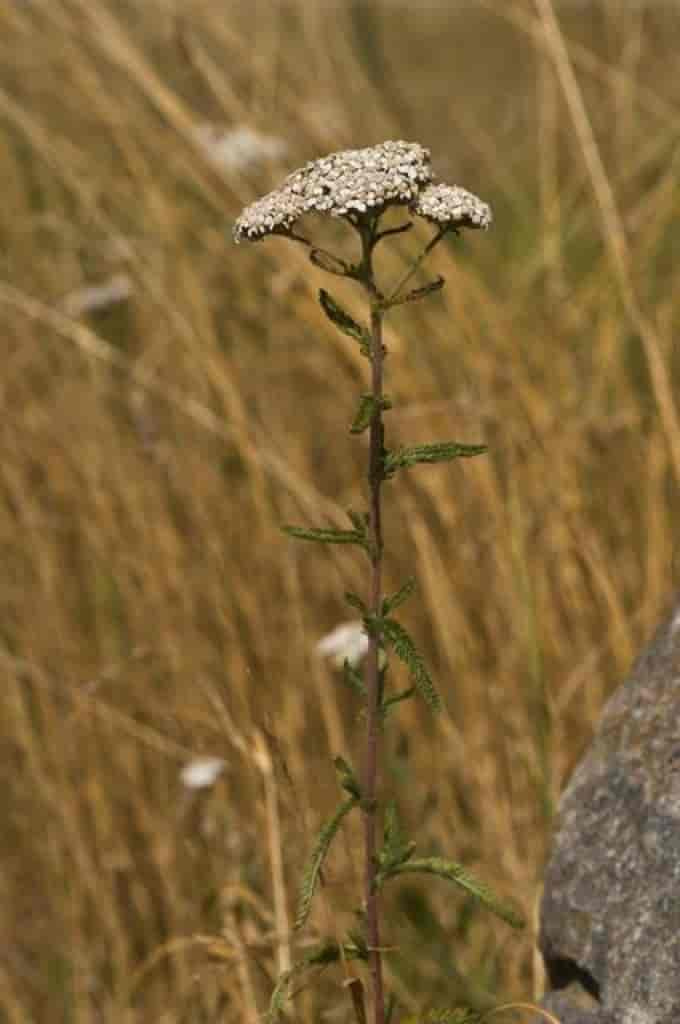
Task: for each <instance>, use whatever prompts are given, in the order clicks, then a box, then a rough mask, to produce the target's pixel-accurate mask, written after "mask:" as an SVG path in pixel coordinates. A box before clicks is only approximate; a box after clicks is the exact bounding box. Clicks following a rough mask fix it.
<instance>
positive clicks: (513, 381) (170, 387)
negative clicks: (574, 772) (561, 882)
mask: <svg viewBox="0 0 680 1024" xmlns="http://www.w3.org/2000/svg"><path fill="white" fill-rule="evenodd" d="M0 26H1V29H2V31H1V32H0V122H1V124H0V180H1V181H2V202H1V203H0V268H1V269H0V311H1V314H0V315H1V317H2V356H1V358H2V373H1V374H0V388H1V393H2V416H1V418H0V446H1V449H0V546H1V552H2V577H1V580H2V582H1V584H0V602H1V606H2V614H1V616H0V663H1V666H2V687H1V688H0V729H1V730H2V735H1V740H0V742H1V744H2V750H3V755H2V758H1V760H0V772H1V774H2V791H3V827H2V830H1V832H0V864H1V869H0V951H1V952H0V1019H2V1020H6V1021H8V1022H10V1024H24V1022H33V1021H35V1022H38V1021H39V1022H45V1024H57V1022H59V1024H62V1022H63V1024H67V1022H68V1024H71V1022H73V1024H94V1022H111V1024H113V1022H116V1024H121V1022H125V1024H137V1022H140V1024H141V1022H144V1024H147V1022H155V1021H160V1022H164V1024H179V1022H186V1024H189V1022H191V1024H195V1022H205V1024H208V1022H215V1021H224V1022H231V1021H239V1022H240V1021H244V1022H246V1024H255V1022H256V1021H257V1020H258V1019H259V1017H260V1015H261V1014H262V1013H263V1012H264V1011H265V1010H266V1007H267V1003H268V999H269V995H270V993H271V990H272V986H273V983H274V979H275V977H276V975H277V973H278V971H279V969H280V968H281V967H285V966H286V965H287V964H289V963H290V962H291V959H292V960H295V959H296V958H297V957H299V956H300V955H302V954H303V953H304V950H305V941H306V939H302V940H299V939H296V940H295V941H294V942H293V940H292V939H291V936H290V922H291V918H292V912H293V908H294V904H295V896H296V892H297V886H298V883H299V880H300V875H301V872H302V868H303V864H304V862H305V859H306V857H307V855H308V853H309V849H310V846H311V844H312V842H313V839H314V836H315V834H316V831H317V830H318V828H319V825H320V823H321V822H322V821H323V820H324V818H325V817H327V816H328V814H329V811H330V809H331V808H333V807H334V806H335V805H336V803H337V800H338V789H337V784H336V781H335V777H334V771H333V767H332V755H334V754H337V753H343V754H345V755H346V756H347V757H350V758H355V759H356V758H357V757H358V750H357V738H358V737H359V736H360V734H361V721H360V720H359V719H358V716H357V708H356V704H355V702H354V700H353V698H352V695H351V694H348V693H347V692H346V691H345V690H344V689H343V688H342V685H341V684H340V682H339V676H338V672H337V670H336V669H335V668H334V667H333V665H332V664H331V663H329V662H328V661H327V660H325V659H323V658H321V657H320V656H319V655H318V653H317V652H316V645H317V644H318V642H319V640H320V639H321V638H322V637H323V636H325V635H326V634H328V633H329V632H330V631H331V630H332V629H333V628H334V627H336V626H337V625H338V624H339V623H342V622H344V621H346V620H347V619H351V617H352V613H351V610H350V609H348V608H347V606H346V604H345V603H344V600H343V594H344V592H345V590H346V589H354V590H357V591H362V589H363V588H364V581H363V575H362V573H363V564H362V562H361V559H360V558H358V557H356V556H355V554H354V553H353V551H352V550H344V549H342V548H335V549H333V548H331V549H328V550H324V549H319V548H317V547H313V546H305V545H303V544H299V543H296V542H293V541H290V540H289V539H287V538H286V537H284V536H283V535H282V534H281V532H280V530H279V527H280V524H281V523H285V522H293V523H300V524H307V525H322V524H335V525H344V524H345V519H344V510H345V509H346V508H347V507H355V508H357V507H361V503H362V493H363V484H362V479H363V473H364V466H365V462H366V443H365V439H364V437H363V436H362V437H361V438H360V439H358V440H357V439H356V438H353V437H350V436H349V434H348V425H349V423H350V422H351V417H352V415H353V413H354V409H355V401H356V396H357V394H358V393H359V392H360V391H362V390H364V389H365V387H366V364H365V362H364V361H363V360H362V358H361V356H360V354H359V352H358V348H357V347H356V346H355V345H354V343H353V342H352V341H351V340H350V339H348V338H345V337H344V336H341V335H338V334H337V333H336V332H335V331H334V330H333V328H332V327H331V325H330V324H329V323H328V322H327V321H326V320H325V318H324V317H323V314H322V313H321V311H320V309H319V307H318V304H317V299H316V296H317V292H318V289H319V287H330V288H331V290H332V291H333V293H334V294H335V296H336V297H337V298H338V299H339V300H340V301H341V302H343V304H344V305H346V306H347V308H349V309H351V310H352V311H354V312H355V313H357V314H360V313H361V305H360V297H359V296H358V295H356V294H355V292H354V291H353V289H352V287H351V286H350V285H347V284H345V283H343V282H336V281H335V280H334V281H330V279H329V278H327V277H326V276H325V275H323V274H322V273H321V272H320V271H319V270H318V269H316V268H314V267H312V266H311V265H310V263H309V262H308V261H307V260H306V257H305V252H304V251H303V249H302V247H297V246H294V245H293V244H291V243H289V242H286V241H277V240H271V241H266V242H263V243H258V244H256V245H252V246H241V247H240V248H236V247H234V245H233V244H232V242H231V226H232V224H233V221H234V218H235V217H236V216H237V215H238V213H239V212H240V210H241V208H242V207H243V206H244V205H245V204H246V203H248V202H250V201H252V200H253V199H255V198H256V197H257V196H259V195H261V194H262V193H263V192H265V191H267V190H268V189H270V188H273V187H274V186H275V185H276V184H277V183H279V182H280V181H281V179H282V177H283V176H284V175H285V174H286V173H288V172H289V171H291V170H293V169H294V168H296V167H298V166H300V165H301V164H302V163H303V162H304V161H306V160H308V159H313V158H316V157H318V156H320V155H323V154H325V153H328V152H330V151H332V150H334V149H339V148H345V147H359V146H365V145H371V144H374V143H377V142H380V141H383V140H384V139H389V138H402V139H407V140H412V141H419V142H421V143H423V144H425V145H427V146H429V147H430V148H431V150H432V154H433V162H434V166H435V169H436V171H437V172H438V174H439V175H440V176H441V177H442V178H443V179H444V180H446V181H448V182H450V183H457V184H460V185H463V186H465V187H467V188H469V189H471V190H473V191H474V192H476V193H478V194H479V195H481V196H482V198H484V199H485V200H487V201H489V202H490V203H491V204H492V206H493V209H494V214H495V224H494V227H493V230H492V231H490V232H489V233H488V234H477V233H473V232H469V233H468V234H467V235H466V236H465V237H464V238H461V239H459V240H455V239H454V240H451V241H450V242H447V243H445V244H442V245H441V246H439V247H438V248H437V249H436V250H435V252H434V253H433V255H432V257H431V259H430V262H429V264H428V268H427V269H428V271H429V272H430V274H435V273H441V274H443V275H444V276H445V277H446V279H447V288H446V289H445V291H444V292H443V293H440V294H439V295H437V296H434V297H432V298H430V299H429V300H428V301H427V302H422V303H418V304H415V305H413V306H406V307H403V308H402V309H400V310H398V311H395V312H394V314H392V315H391V317H390V320H389V325H388V330H387V344H388V346H389V352H390V355H389V360H388V364H387V376H388V380H387V389H388V391H389V393H390V394H391V395H392V397H393V399H394V403H395V410H394V411H393V412H392V413H390V417H389V421H388V429H389V431H390V437H391V439H392V440H393V441H394V442H395V443H409V442H418V441H421V442H422V441H433V440H440V439H441V440H443V439H452V438H455V439H456V440H460V441H467V442H476V441H480V440H483V441H485V442H486V443H488V445H489V446H490V453H489V455H488V456H487V457H484V458H480V459H475V460H470V461H467V460H463V461H461V462H459V463H456V464H452V465H450V466H447V467H431V468H427V467H424V468H420V469H419V470H417V471H412V472H410V473H404V474H402V475H401V476H400V477H399V479H398V480H396V481H395V482H394V483H393V484H390V485H389V488H388V491H387V495H386V503H387V509H386V524H385V525H386V539H387V552H386V554H387V577H388V578H387V586H388V588H390V589H392V588H396V587H397V586H398V585H399V584H400V583H401V582H403V580H404V578H405V577H406V576H407V575H408V574H410V573H413V574H414V575H415V577H416V579H417V582H418V595H419V598H418V600H412V601H411V602H410V603H409V604H408V605H406V606H404V609H403V611H402V613H401V619H402V621H403V622H404V624H405V625H406V626H407V627H408V629H409V630H410V631H411V633H412V634H413V635H414V637H415V638H417V640H418V642H419V644H420V645H421V647H422V649H423V651H424V653H425V654H426V657H427V660H428V663H429V665H430V667H431V670H432V673H433V675H434V677H435V680H436V682H437V685H438V687H439V690H440V692H441V694H442V696H443V699H444V701H445V704H446V709H447V710H446V713H445V714H443V715H442V716H440V717H439V719H438V720H437V721H433V720H432V719H431V717H430V716H429V715H428V714H427V713H426V712H425V711H423V709H422V708H421V706H420V705H419V704H418V703H410V704H407V705H405V706H404V707H403V710H402V711H401V712H400V714H399V716H398V719H397V716H395V718H394V719H393V724H392V726H391V728H390V729H389V731H388V734H387V750H386V763H385V771H384V778H383V783H384V788H385V791H386V792H389V791H391V790H396V791H398V793H399V796H398V803H399V808H400V811H401V814H402V817H403V819H404V820H405V822H406V823H407V826H408V828H409V829H410V830H411V831H412V833H413V834H415V835H416V836H417V838H418V840H419V844H420V849H421V851H422V852H423V853H427V852H430V853H442V854H448V855H450V856H452V857H454V858H456V859H457V860H459V861H461V862H462V863H464V864H465V865H466V866H467V867H468V868H470V869H471V870H474V871H475V872H477V873H478V874H479V875H481V876H482V877H484V878H485V879H486V880H487V881H489V882H490V883H492V884H493V885H494V886H495V887H496V889H497V891H498V892H499V893H500V894H502V895H504V896H505V897H507V898H510V899H511V900H513V901H514V902H515V903H516V904H517V905H518V906H519V907H520V908H521V909H522V910H523V912H524V913H525V914H526V916H527V917H528V918H529V921H530V922H531V923H530V925H529V927H528V928H527V930H526V931H525V932H524V933H523V934H522V935H521V936H519V937H517V935H516V934H515V933H511V932H510V929H508V928H507V926H506V925H504V924H503V923H502V922H498V921H496V920H495V919H493V918H491V917H490V916H489V915H487V914H485V913H483V912H479V911H478V910H477V909H476V908H475V907H473V906H471V905H470V904H469V903H468V902H466V900H465V899H464V898H463V897H462V896H461V895H459V894H458V892H457V891H456V890H454V889H453V887H450V888H447V887H446V885H445V883H443V882H439V881H437V880H432V881H430V882H429V883H428V882H425V883H424V884H422V885H421V884H420V883H417V884H415V883H412V882H410V881H406V880H405V881H403V882H401V883H399V885H395V886H394V888H393V889H392V890H390V893H389V898H388V900H387V907H386V913H387V916H388V918H389V921H390V924H389V926H388V927H387V928H386V932H385V938H386V942H388V943H389V945H390V946H391V947H393V949H392V952H391V953H390V954H389V956H388V958H387V970H388V984H389V987H390V989H391V990H392V991H394V992H395V994H396V996H397V997H398V1000H399V1005H400V1006H401V1007H402V1008H403V1010H405V1011H406V1010H408V1011H410V1012H414V1011H416V1010H418V1009H419V1008H421V1007H428V1006H436V1005H442V1004H452V1003H455V1001H456V999H457V998H462V996H463V995H464V994H465V993H466V991H467V989H466V986H465V985H464V984H463V983H462V982H461V979H460V975H461V974H465V975H466V976H467V977H468V979H469V980H470V984H471V985H472V986H473V988H475V989H476V990H484V989H488V990H489V991H491V992H492V993H495V994H496V995H497V996H498V998H499V999H505V998H510V997H523V998H531V997H532V996H534V995H537V994H539V993H540V990H541V983H542V982H541V973H540V967H539V965H538V963H537V961H536V959H535V957H534V952H533V950H534V943H535V923H534V920H535V919H534V908H535V905H536V901H537V899H538V897H539V894H540V880H541V876H542V871H543V866H544V864H545V859H546V857H547V855H548V851H549V843H550V836H551V831H552V828H553V821H554V817H553V816H554V812H555V809H556V803H557V799H558V796H559V793H560V791H561V789H562V787H563V785H564V783H565V780H566V779H567V778H568V775H569V772H570V771H571V769H572V768H573V766H574V764H575V762H576V760H577V758H578V756H579V754H580V752H581V751H582V750H583V748H584V745H585V744H586V743H587V741H588V738H589V737H590V735H591V733H592V730H593V728H594V725H595V723H596V721H597V718H598V715H599V713H600V710H601V708H602V705H603V702H604V701H605V700H606V698H607V696H608V695H609V693H611V691H612V690H613V688H614V687H615V686H616V685H617V684H618V683H620V682H621V681H622V679H623V678H624V677H625V673H626V672H627V670H628V667H629V665H630V663H631V660H632V659H633V657H634V656H635V653H636V651H637V650H638V649H639V647H640V645H641V643H642V642H643V640H644V639H645V638H646V637H647V636H648V635H649V633H650V630H651V629H652V628H653V627H654V624H655V623H656V621H657V620H658V618H659V616H660V614H661V612H662V610H663V608H664V605H665V604H666V603H667V601H668V599H669V596H670V594H671V593H672V589H673V578H674V576H677V568H678V560H677V558H676V559H675V567H674V558H675V554H676V551H675V548H676V537H675V533H676V531H675V529H674V528H675V524H676V522H677V519H678V514H679V512H680V500H679V495H678V481H679V479H680V429H679V425H678V415H679V413H678V409H677V403H676V397H675V393H676V390H677V382H678V380H679V376H680V352H679V351H678V347H677V345H676V344H675V342H674V334H675V332H676V331H677V327H678V316H679V303H680V288H679V287H678V280H677V278H678V274H679V273H680V264H679V262H678V260H677V258H674V257H676V256H677V253H678V248H677V247H678V241H677V238H678V211H679V210H680V195H679V190H678V152H679V150H678V141H679V137H680V117H679V112H680V78H679V77H678V75H677V38H678V32H679V31H680V13H679V12H678V9H677V7H676V6H675V5H673V4H664V3H658V4H652V3H648V4H646V3H643V2H637V3H636V2H632V0H631V2H626V0H592V2H581V3H573V2H572V3H568V2H565V3H562V4H558V5H557V6H556V8H555V9H553V7H552V6H551V3H550V2H549V0H536V2H535V3H534V2H530V0H502V2H501V0H469V2H467V3H465V2H448V3H443V2H442V3H437V2H434V0H430V2H427V3H418V4H414V3H402V2H400V0H370V2H369V0H365V2H364V0H353V2H351V0H346V2H342V0H337V2H335V3H331V2H316V0H251V2H249V3H245V2H238V0H184V2H179V0H2V3H1V4H0ZM307 227H308V230H307V232H306V233H307V234H308V235H312V236H313V238H314V240H315V242H317V243H319V244H324V245H326V246H327V247H329V248H335V249H336V250H337V251H343V249H346V250H347V252H350V251H351V245H352V239H351V238H350V237H349V234H350V233H349V232H347V231H345V230H344V229H343V226H342V225H338V224H328V223H324V222H321V221H319V222H318V223H313V222H311V223H310V225H308V226H307ZM428 235H429V232H428V229H427V227H426V226H421V227H418V228H416V229H415V231H414V232H413V233H412V234H410V235H409V234H407V235H404V236H399V237H398V238H396V239H395V240H394V245H393V247H392V249H391V251H390V253H387V252H385V254H384V258H383V262H382V263H381V264H380V271H381V273H383V274H384V275H385V280H392V279H393V278H394V276H395V275H397V274H398V273H399V271H400V269H402V268H403V266H405V265H406V262H407V261H408V259H409V253H413V251H414V247H417V245H418V243H419V242H420V243H422V242H423V241H425V239H426V238H427V237H428ZM385 249H387V246H386V247H385ZM424 279H425V278H424V277H423V278H422V279H421V280H424ZM678 557H680V556H678ZM206 758H209V759H211V760H203V759H206ZM358 824H359V822H358V821H357V822H356V823H355V824H354V825H351V826H350V827H349V829H348V830H347V831H346V832H345V833H344V834H343V838H342V840H341V841H340V842H339V843H338V844H337V848H336V849H335V850H334V853H333V856H332V857H331V860H330V862H329V864H328V869H327V871H326V873H325V876H324V885H323V887H322V889H321V896H320V899H319V901H318V902H317V904H316V909H315V911H314V915H313V918H312V922H311V927H310V929H309V930H308V932H307V936H310V935H311V936H312V937H314V936H315V935H316V936H321V935H335V934H339V933H340V932H341V931H342V930H343V929H344V928H345V927H346V926H347V925H348V924H351V915H350V914H349V912H348V910H349V908H351V907H352V906H353V905H355V903H356V901H357V899H358V893H357V886H358V884H359V878H360V870H361V863H360V835H359V832H358V831H357V826H358ZM342 977H343V973H342V970H337V971H335V973H334V971H333V970H330V971H328V972H326V973H325V974H323V975H321V976H320V977H318V978H316V979H315V981H316V984H315V985H314V986H306V985H301V986H300V988H299V990H298V992H297V994H296V997H295V1001H294V1004H293V1009H292V1010H291V1019H295V1020H299V1021H305V1022H311V1021H320V1020H328V1021H347V1020H350V1008H349V1005H348V999H347V994H346V992H345V991H343V990H342V989H341V987H340V986H339V982H340V981H341V980H342Z"/></svg>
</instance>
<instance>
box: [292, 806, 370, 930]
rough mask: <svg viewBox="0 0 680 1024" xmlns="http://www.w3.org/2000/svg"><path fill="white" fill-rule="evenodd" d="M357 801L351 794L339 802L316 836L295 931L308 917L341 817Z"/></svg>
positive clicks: (301, 895)
mask: <svg viewBox="0 0 680 1024" xmlns="http://www.w3.org/2000/svg"><path fill="white" fill-rule="evenodd" d="M357 802H358V801H357V798H356V797H355V796H351V797H350V798H349V799H348V800H345V802H344V803H342V804H340V806H339V807H338V809H337V810H336V812H335V814H334V815H333V817H332V818H331V819H330V820H329V821H327V822H326V823H325V825H323V827H322V828H321V831H320V832H319V834H318V836H317V839H316V843H315V845H314V849H313V851H312V856H311V857H310V860H309V864H308V865H307V870H306V871H305V873H304V877H303V879H302V885H301V887H300V898H299V901H298V909H297V914H296V916H295V924H294V926H293V927H294V928H295V930H296V931H297V929H298V928H302V926H303V924H304V923H305V921H306V920H307V918H308V917H309V911H310V909H311V904H312V898H313V896H314V890H315V889H316V885H317V882H318V880H319V873H320V871H321V868H322V865H323V862H324V860H325V858H326V854H327V853H328V851H329V849H330V845H331V843H332V842H333V839H334V838H335V836H336V834H337V831H338V829H339V828H340V825H341V824H342V819H343V818H344V817H345V816H346V815H347V814H349V812H350V811H351V810H352V808H353V807H354V806H355V805H356V803H357Z"/></svg>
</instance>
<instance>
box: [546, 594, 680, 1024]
mask: <svg viewBox="0 0 680 1024" xmlns="http://www.w3.org/2000/svg"><path fill="white" fill-rule="evenodd" d="M539 945H540V948H541V952H542V954H543V957H544V960H545V964H546V970H547V974H548V979H549V992H548V995H547V996H546V998H545V1000H544V1003H543V1005H544V1007H545V1008H546V1009H550V1010H551V1012H553V1013H554V1014H555V1015H556V1016H557V1017H558V1018H559V1019H560V1020H561V1021H562V1024H680V595H677V596H676V601H675V605H674V607H673V610H672V612H671V615H670V616H669V618H668V619H667V621H666V622H665V623H664V625H663V626H662V627H661V628H660V629H659V631H658V632H657V634H656V636H655V637H654V639H653V641H652V643H651V644H650V645H649V647H648V648H647V649H646V650H645V651H644V652H643V654H642V655H641V656H640V658H639V659H638V660H637V662H636V664H635V666H634V667H633V671H632V673H631V676H630V678H629V679H628V680H627V682H626V683H624V685H623V686H621V687H620V689H619V690H617V691H616V693H615V694H614V696H613V697H612V698H611V700H610V701H609V702H608V704H607V706H606V708H605V711H604V714H603V717H602V720H601V722H600V725H599V727H598V730H597V733H596V735H595V737H594V739H593V742H592V744H591V746H590V748H589V749H588V751H587V753H586V756H585V757H584V759H583V760H582V761H581V762H580V764H579V765H578V767H577V769H576V771H575V772H574V775H573V776H572V778H571V781H570V783H569V785H568V787H567V789H566V791H565V793H564V795H563V797H562V800H561V803H560V819H559V829H558V833H557V837H556V841H555V846H554V850H553V854H552V857H551V860H550V863H549V865H548V868H547V872H546V878H545V888H544V895H543V902H542V907H541V934H540V940H539Z"/></svg>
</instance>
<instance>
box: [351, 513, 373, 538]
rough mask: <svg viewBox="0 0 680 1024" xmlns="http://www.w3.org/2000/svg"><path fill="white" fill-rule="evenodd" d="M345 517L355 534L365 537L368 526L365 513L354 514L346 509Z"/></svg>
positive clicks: (367, 518)
mask: <svg viewBox="0 0 680 1024" xmlns="http://www.w3.org/2000/svg"><path fill="white" fill-rule="evenodd" d="M347 516H348V518H349V521H350V522H351V524H352V526H353V527H354V529H355V530H356V531H357V533H360V534H362V536H364V537H365V536H366V532H367V530H368V525H369V517H368V514H367V513H366V512H364V513H361V512H354V511H353V510H352V509H351V508H348V509H347Z"/></svg>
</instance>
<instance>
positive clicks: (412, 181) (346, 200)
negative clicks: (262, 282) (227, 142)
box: [284, 142, 432, 217]
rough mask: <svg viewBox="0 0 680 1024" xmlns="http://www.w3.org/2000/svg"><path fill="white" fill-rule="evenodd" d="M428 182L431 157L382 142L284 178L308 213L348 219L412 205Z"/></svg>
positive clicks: (419, 149)
mask: <svg viewBox="0 0 680 1024" xmlns="http://www.w3.org/2000/svg"><path fill="white" fill-rule="evenodd" d="M431 180H432V168H431V167H430V153H429V150H427V149H425V147H424V146H421V145H419V144H418V143H417V142H383V143H381V144H380V145H379V146H369V147H368V148H366V149H346V150H344V151H342V152H340V153H331V155H330V156H325V157H322V158H321V160H313V161H312V162H311V163H308V164H306V165H305V166H304V167H303V168H302V169H301V170H299V171H295V172H294V173H293V174H291V175H289V176H288V178H286V181H285V183H284V188H285V189H288V190H290V191H291V192H292V193H293V194H294V195H297V196H300V198H301V199H302V201H303V203H304V207H305V211H306V212H307V213H328V214H330V215H331V217H347V216H348V215H350V214H356V213H358V214H361V213H366V212H367V211H368V210H371V209H382V208H384V207H385V206H389V205H392V204H398V203H401V204H406V203H409V202H411V200H413V199H414V198H415V197H416V196H417V195H418V192H419V191H420V189H421V188H422V187H423V185H425V184H427V183H428V182H430V181H431Z"/></svg>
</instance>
